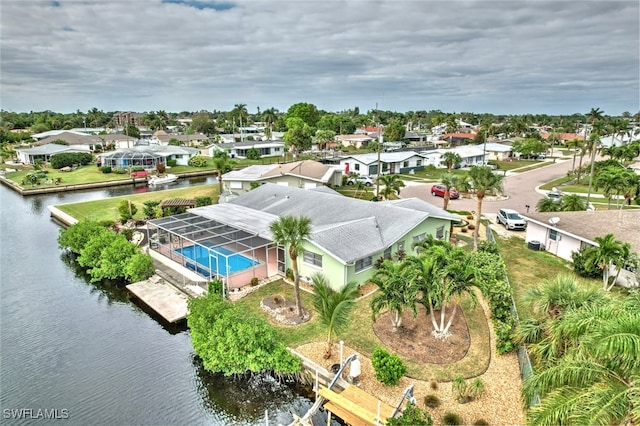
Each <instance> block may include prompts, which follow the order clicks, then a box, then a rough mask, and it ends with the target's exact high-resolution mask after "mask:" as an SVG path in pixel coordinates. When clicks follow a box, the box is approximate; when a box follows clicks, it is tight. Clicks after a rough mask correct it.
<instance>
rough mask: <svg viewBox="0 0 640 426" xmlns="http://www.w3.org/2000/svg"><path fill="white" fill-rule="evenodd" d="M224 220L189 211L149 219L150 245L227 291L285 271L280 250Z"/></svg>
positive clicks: (252, 233)
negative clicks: (215, 280)
mask: <svg viewBox="0 0 640 426" xmlns="http://www.w3.org/2000/svg"><path fill="white" fill-rule="evenodd" d="M224 222H225V221H223V220H220V219H219V218H216V219H214V218H210V217H206V216H202V215H198V214H194V213H191V212H187V213H183V214H179V215H175V216H170V217H164V218H161V219H154V220H150V221H148V222H147V227H148V230H147V232H148V238H149V248H150V249H151V250H154V251H156V252H158V253H160V254H162V255H163V256H165V257H167V258H169V259H171V260H172V261H174V262H177V263H178V264H180V265H182V266H183V267H185V268H187V269H190V270H191V271H193V272H195V273H197V274H198V275H200V276H202V277H204V278H207V279H208V280H214V279H216V278H218V279H221V280H222V281H223V282H224V283H225V286H226V287H227V288H228V289H230V290H233V289H236V288H240V287H243V286H245V285H248V284H251V281H252V279H253V278H257V279H258V280H262V279H264V278H267V277H269V276H271V275H275V274H277V273H278V271H282V270H284V263H283V262H284V253H283V251H282V249H280V250H279V249H278V248H277V246H276V245H275V244H274V243H273V242H271V241H269V240H268V239H266V238H263V237H261V236H259V235H257V234H256V233H255V232H250V231H249V230H247V229H240V228H239V227H238V226H233V225H232V224H229V223H224ZM227 222H229V221H227ZM245 223H246V222H245ZM278 259H281V261H280V262H279V261H278Z"/></svg>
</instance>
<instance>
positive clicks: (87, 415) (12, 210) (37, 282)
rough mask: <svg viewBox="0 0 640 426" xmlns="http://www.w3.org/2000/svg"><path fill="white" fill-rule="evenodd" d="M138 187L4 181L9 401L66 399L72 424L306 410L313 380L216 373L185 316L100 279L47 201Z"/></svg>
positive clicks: (4, 392)
mask: <svg viewBox="0 0 640 426" xmlns="http://www.w3.org/2000/svg"><path fill="white" fill-rule="evenodd" d="M131 193H132V188H131V187H127V186H122V187H116V188H108V189H100V190H92V191H74V192H65V193H54V194H41V195H34V196H31V197H22V196H21V195H19V194H18V193H17V192H14V191H12V190H10V189H9V188H7V187H6V186H4V185H3V186H0V213H1V215H0V228H1V232H0V235H1V239H0V250H1V253H2V256H0V284H1V285H0V328H1V333H0V339H1V340H0V359H1V360H2V362H1V363H0V403H1V405H2V408H3V409H15V410H19V409H21V408H22V409H32V410H37V409H50V410H52V409H58V410H62V409H67V410H68V413H69V419H67V420H65V421H64V423H65V424H69V425H85V424H95V425H130V424H138V425H156V424H162V425H174V424H175V425H178V424H197V425H228V424H243V425H259V424H264V417H265V410H268V413H269V419H270V422H271V423H272V424H288V423H289V422H290V421H291V419H292V418H293V415H294V414H296V415H299V416H301V415H303V414H304V413H306V412H307V410H308V408H309V407H310V406H311V405H312V403H313V393H312V392H310V391H309V389H307V388H301V387H298V386H295V385H287V384H282V383H278V382H277V381H275V380H271V379H269V378H264V377H254V378H248V379H246V380H234V379H225V378H224V377H220V376H217V375H212V374H210V373H208V372H207V371H205V370H204V369H203V367H202V365H201V362H200V361H199V360H198V358H197V357H196V356H195V354H194V353H193V348H192V346H191V339H190V336H189V331H188V330H187V329H186V326H185V324H184V323H178V324H174V325H171V324H166V323H164V322H163V321H160V320H159V318H157V317H156V316H154V315H153V314H152V313H150V312H149V311H148V310H146V309H145V308H144V307H142V306H140V305H139V304H136V303H133V302H132V298H131V297H130V296H129V294H128V292H127V291H126V290H125V289H123V288H121V287H117V286H114V285H111V284H110V283H108V282H104V283H91V282H90V281H89V277H87V276H86V274H85V273H84V271H83V270H82V268H78V267H77V265H75V262H74V261H73V259H72V258H70V257H69V256H67V255H65V253H64V252H63V251H61V250H60V249H59V248H58V245H57V236H58V232H59V229H60V227H59V225H58V224H57V223H56V222H55V221H54V220H52V218H51V216H50V211H49V210H48V208H47V206H49V205H58V204H62V203H76V202H82V201H90V200H97V199H102V198H106V197H111V196H120V195H127V194H131ZM6 420H7V424H20V425H21V424H29V423H30V421H29V420H28V419H23V420H17V419H15V420H13V421H10V420H8V419H6ZM320 422H326V418H322V419H320ZM42 423H43V424H47V421H46V420H43V421H42Z"/></svg>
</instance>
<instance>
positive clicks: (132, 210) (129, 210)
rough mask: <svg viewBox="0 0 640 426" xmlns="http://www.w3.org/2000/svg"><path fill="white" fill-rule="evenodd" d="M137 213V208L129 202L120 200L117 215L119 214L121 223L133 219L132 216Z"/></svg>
mask: <svg viewBox="0 0 640 426" xmlns="http://www.w3.org/2000/svg"><path fill="white" fill-rule="evenodd" d="M137 212H138V208H137V207H136V205H135V204H133V203H132V202H131V201H129V200H122V201H121V202H120V204H119V205H118V213H119V214H120V221H121V222H122V223H124V222H126V221H128V220H129V219H133V216H135V214H136V213H137Z"/></svg>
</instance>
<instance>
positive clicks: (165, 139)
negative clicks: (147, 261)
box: [151, 133, 209, 146]
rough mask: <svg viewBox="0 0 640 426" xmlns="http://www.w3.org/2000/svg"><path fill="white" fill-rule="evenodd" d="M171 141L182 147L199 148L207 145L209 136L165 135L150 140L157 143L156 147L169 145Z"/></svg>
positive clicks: (196, 134)
mask: <svg viewBox="0 0 640 426" xmlns="http://www.w3.org/2000/svg"><path fill="white" fill-rule="evenodd" d="M171 139H176V140H178V141H179V142H180V143H181V144H183V145H184V146H199V145H203V144H204V145H207V144H208V143H209V136H207V135H205V134H202V133H194V134H192V135H169V134H166V133H165V134H157V135H154V136H153V137H152V138H151V140H152V141H154V140H155V141H157V143H158V145H169V141H170V140H171Z"/></svg>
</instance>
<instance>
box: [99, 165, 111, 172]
mask: <svg viewBox="0 0 640 426" xmlns="http://www.w3.org/2000/svg"><path fill="white" fill-rule="evenodd" d="M100 171H101V172H102V173H111V166H102V167H100Z"/></svg>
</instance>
